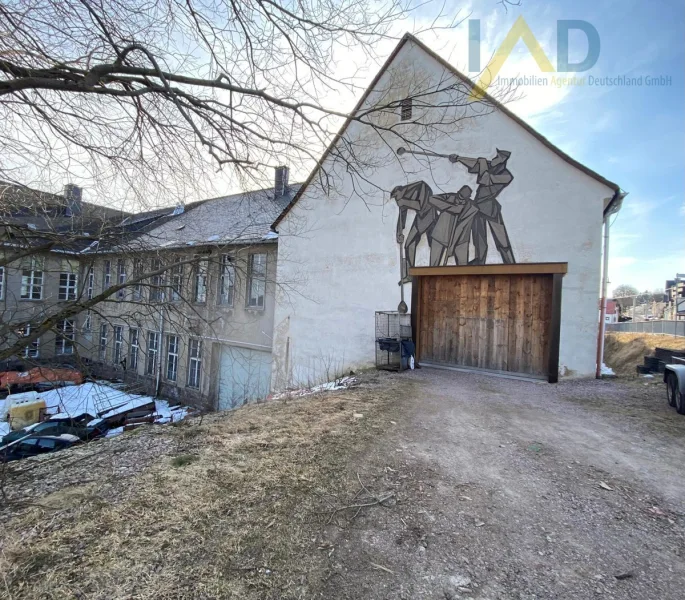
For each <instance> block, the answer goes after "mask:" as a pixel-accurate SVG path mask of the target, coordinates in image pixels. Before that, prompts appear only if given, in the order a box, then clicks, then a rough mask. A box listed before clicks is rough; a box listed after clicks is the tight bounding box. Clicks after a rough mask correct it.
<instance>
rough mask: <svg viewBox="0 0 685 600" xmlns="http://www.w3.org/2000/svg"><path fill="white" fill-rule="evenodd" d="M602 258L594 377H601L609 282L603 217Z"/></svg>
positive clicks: (606, 232) (607, 241)
mask: <svg viewBox="0 0 685 600" xmlns="http://www.w3.org/2000/svg"><path fill="white" fill-rule="evenodd" d="M603 246H604V247H603V250H602V251H603V257H602V295H601V298H600V301H599V331H598V333H597V370H596V371H595V377H596V378H597V379H599V378H600V377H601V376H602V364H603V363H604V331H605V323H604V321H605V319H606V313H607V284H608V282H609V219H608V218H607V217H604V244H603Z"/></svg>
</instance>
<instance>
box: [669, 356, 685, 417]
mask: <svg viewBox="0 0 685 600" xmlns="http://www.w3.org/2000/svg"><path fill="white" fill-rule="evenodd" d="M672 360H673V361H675V362H673V363H669V364H667V365H665V366H664V383H665V384H666V397H667V398H668V405H669V406H674V407H675V409H676V410H677V411H678V413H679V414H681V415H685V358H680V357H677V356H674V357H673V359H672Z"/></svg>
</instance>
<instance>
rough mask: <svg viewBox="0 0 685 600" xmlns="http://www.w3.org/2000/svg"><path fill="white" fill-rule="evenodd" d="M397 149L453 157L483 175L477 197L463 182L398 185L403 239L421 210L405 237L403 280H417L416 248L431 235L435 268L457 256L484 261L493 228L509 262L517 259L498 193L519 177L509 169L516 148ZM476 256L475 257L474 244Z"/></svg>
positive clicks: (399, 227) (395, 196) (470, 261)
mask: <svg viewBox="0 0 685 600" xmlns="http://www.w3.org/2000/svg"><path fill="white" fill-rule="evenodd" d="M397 153H398V154H399V155H402V154H404V153H410V154H422V155H427V156H435V157H441V158H448V159H449V160H450V162H452V163H458V164H462V165H464V166H465V167H466V168H467V169H468V172H469V173H472V174H475V175H476V176H477V183H478V187H477V189H476V192H475V197H472V196H471V193H472V190H471V188H470V187H469V186H467V185H465V186H462V187H461V189H460V190H459V191H458V192H456V193H454V192H450V193H446V194H433V191H432V189H431V187H430V186H429V185H428V184H427V183H426V182H425V181H416V182H414V183H410V184H408V185H405V186H398V187H396V188H395V189H394V190H393V191H392V198H393V199H394V200H395V201H396V202H397V205H398V207H399V209H400V214H399V216H398V219H397V242H398V243H399V244H401V243H402V241H401V240H403V236H402V232H403V231H404V227H405V225H406V220H407V213H408V211H409V210H414V211H416V216H415V218H414V222H413V223H412V226H411V228H410V230H409V234H408V235H407V238H406V241H405V242H404V250H405V252H404V266H403V271H402V273H403V277H402V282H408V281H410V280H411V277H409V269H410V268H411V267H413V266H414V265H415V262H416V249H417V247H418V245H419V242H420V241H421V238H422V237H423V236H424V235H425V237H426V241H427V242H428V245H429V247H430V265H431V266H432V267H437V266H443V265H445V264H447V261H448V260H449V258H450V257H454V260H455V263H456V264H457V265H469V264H470V265H483V264H485V261H486V258H487V253H488V235H487V230H488V227H489V228H490V232H491V234H492V238H493V240H494V241H495V246H496V248H497V250H498V252H499V254H500V256H501V257H502V261H503V262H504V263H505V264H513V263H515V262H516V261H515V259H514V253H513V250H512V248H511V242H510V241H509V235H508V234H507V229H506V227H505V225H504V220H503V218H502V206H501V205H500V203H499V201H498V200H497V198H498V196H499V195H500V193H501V192H502V190H504V188H506V187H507V186H508V185H509V184H510V183H511V182H512V181H513V180H514V176H513V175H512V173H511V172H510V171H509V170H508V169H507V161H508V160H509V157H510V156H511V152H509V151H507V150H499V149H498V150H497V153H496V155H495V156H494V158H492V159H490V160H488V159H486V158H468V157H465V156H458V155H456V154H450V155H445V154H437V153H432V152H418V151H413V152H412V151H408V150H405V149H404V148H399V149H398V151H397ZM471 243H472V244H473V247H474V251H475V256H474V257H473V258H471V257H470V256H469V247H470V244H471Z"/></svg>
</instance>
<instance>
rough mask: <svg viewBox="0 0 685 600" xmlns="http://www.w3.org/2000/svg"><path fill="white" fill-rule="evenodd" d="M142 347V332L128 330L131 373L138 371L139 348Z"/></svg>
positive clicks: (133, 329) (132, 329) (134, 329)
mask: <svg viewBox="0 0 685 600" xmlns="http://www.w3.org/2000/svg"><path fill="white" fill-rule="evenodd" d="M139 347H140V330H139V329H136V328H131V329H129V330H128V368H129V369H130V370H131V371H137V370H138V348H139Z"/></svg>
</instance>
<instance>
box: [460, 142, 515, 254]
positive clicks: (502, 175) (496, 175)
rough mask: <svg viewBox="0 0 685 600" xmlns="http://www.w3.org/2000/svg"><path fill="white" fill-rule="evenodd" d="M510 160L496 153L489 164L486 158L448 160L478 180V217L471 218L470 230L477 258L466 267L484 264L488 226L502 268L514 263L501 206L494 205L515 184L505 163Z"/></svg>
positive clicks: (504, 154)
mask: <svg viewBox="0 0 685 600" xmlns="http://www.w3.org/2000/svg"><path fill="white" fill-rule="evenodd" d="M510 156H511V152H509V151H507V150H499V149H497V154H496V155H495V157H494V158H493V159H491V160H488V159H486V158H467V157H465V156H457V155H454V154H453V155H451V156H450V157H449V159H450V161H451V162H453V163H461V164H462V165H464V166H465V167H466V168H467V169H468V171H469V173H475V174H476V175H477V176H478V179H477V181H478V188H477V189H476V197H475V199H474V203H475V205H476V207H477V209H478V214H477V215H476V216H475V217H474V219H473V224H472V226H471V234H472V236H473V247H474V248H475V251H476V256H475V257H474V258H473V260H471V261H470V262H469V264H473V265H484V264H485V259H486V257H487V254H488V232H487V227H488V225H489V226H490V232H491V233H492V239H493V240H495V246H496V248H497V251H498V252H499V254H500V256H501V257H502V262H503V263H505V264H513V263H515V262H516V260H515V259H514V252H513V251H512V249H511V243H510V241H509V235H508V234H507V228H506V227H505V226H504V220H503V219H502V205H501V204H500V203H499V202H498V201H497V197H498V196H499V195H500V194H501V193H502V190H503V189H504V188H505V187H507V186H508V185H509V184H510V183H511V182H512V181H513V180H514V176H513V175H512V174H511V171H509V170H508V169H507V161H508V160H509V157H510Z"/></svg>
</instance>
